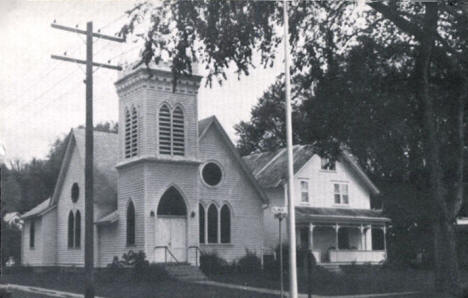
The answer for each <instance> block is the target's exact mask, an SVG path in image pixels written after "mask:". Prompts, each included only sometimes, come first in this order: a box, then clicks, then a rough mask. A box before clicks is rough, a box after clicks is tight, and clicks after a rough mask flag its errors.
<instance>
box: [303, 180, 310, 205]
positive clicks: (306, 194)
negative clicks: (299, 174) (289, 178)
mask: <svg viewBox="0 0 468 298" xmlns="http://www.w3.org/2000/svg"><path fill="white" fill-rule="evenodd" d="M301 201H302V202H309V182H307V181H301Z"/></svg>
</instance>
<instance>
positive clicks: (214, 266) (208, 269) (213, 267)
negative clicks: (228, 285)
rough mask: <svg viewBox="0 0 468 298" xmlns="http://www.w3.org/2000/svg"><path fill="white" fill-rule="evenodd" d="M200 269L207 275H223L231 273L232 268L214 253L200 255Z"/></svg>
mask: <svg viewBox="0 0 468 298" xmlns="http://www.w3.org/2000/svg"><path fill="white" fill-rule="evenodd" d="M200 269H201V271H203V273H205V274H206V275H211V274H222V273H228V272H231V271H232V266H230V265H229V263H228V262H227V261H226V260H224V259H223V258H221V257H219V256H218V254H217V253H216V252H212V253H202V254H201V255H200Z"/></svg>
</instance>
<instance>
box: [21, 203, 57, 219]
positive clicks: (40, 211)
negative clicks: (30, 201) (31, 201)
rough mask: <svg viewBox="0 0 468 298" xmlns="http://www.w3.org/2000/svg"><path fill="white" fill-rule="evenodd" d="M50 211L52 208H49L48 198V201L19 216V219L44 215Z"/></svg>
mask: <svg viewBox="0 0 468 298" xmlns="http://www.w3.org/2000/svg"><path fill="white" fill-rule="evenodd" d="M51 209H52V207H50V198H48V199H46V200H44V201H42V202H41V203H40V204H39V205H37V206H36V207H34V208H32V209H31V210H29V211H28V212H26V213H24V214H23V215H21V218H22V219H26V218H29V217H33V216H36V215H41V214H44V213H46V212H47V211H49V210H51Z"/></svg>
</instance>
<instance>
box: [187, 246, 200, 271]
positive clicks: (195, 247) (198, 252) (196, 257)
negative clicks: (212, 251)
mask: <svg viewBox="0 0 468 298" xmlns="http://www.w3.org/2000/svg"><path fill="white" fill-rule="evenodd" d="M191 249H193V250H195V265H196V266H197V267H198V263H199V262H198V256H199V255H201V250H200V247H198V246H197V245H191V246H189V247H187V257H188V256H189V255H190V254H189V252H190V250H191Z"/></svg>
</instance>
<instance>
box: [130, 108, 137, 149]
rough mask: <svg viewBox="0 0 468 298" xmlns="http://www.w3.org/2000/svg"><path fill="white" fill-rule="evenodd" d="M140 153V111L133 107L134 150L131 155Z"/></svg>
mask: <svg viewBox="0 0 468 298" xmlns="http://www.w3.org/2000/svg"><path fill="white" fill-rule="evenodd" d="M137 155H138V112H137V110H136V108H135V107H133V108H132V152H131V156H137Z"/></svg>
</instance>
